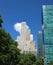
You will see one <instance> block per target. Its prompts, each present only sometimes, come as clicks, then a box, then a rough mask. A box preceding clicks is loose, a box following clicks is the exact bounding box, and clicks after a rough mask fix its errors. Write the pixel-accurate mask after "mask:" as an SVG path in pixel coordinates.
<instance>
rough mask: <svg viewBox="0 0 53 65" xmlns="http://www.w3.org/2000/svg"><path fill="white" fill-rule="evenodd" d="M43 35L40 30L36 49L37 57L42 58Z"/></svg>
mask: <svg viewBox="0 0 53 65" xmlns="http://www.w3.org/2000/svg"><path fill="white" fill-rule="evenodd" d="M43 46H44V45H43V37H42V31H39V32H38V50H37V57H38V58H40V59H43V57H44V47H43Z"/></svg>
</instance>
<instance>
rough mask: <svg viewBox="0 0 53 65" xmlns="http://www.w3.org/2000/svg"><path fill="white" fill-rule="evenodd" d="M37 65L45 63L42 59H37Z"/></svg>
mask: <svg viewBox="0 0 53 65" xmlns="http://www.w3.org/2000/svg"><path fill="white" fill-rule="evenodd" d="M35 63H36V65H44V63H43V61H42V60H41V59H37V60H36V62H35Z"/></svg>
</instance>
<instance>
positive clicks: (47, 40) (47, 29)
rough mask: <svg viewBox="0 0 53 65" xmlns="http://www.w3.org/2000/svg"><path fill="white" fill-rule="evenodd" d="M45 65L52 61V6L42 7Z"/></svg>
mask: <svg viewBox="0 0 53 65" xmlns="http://www.w3.org/2000/svg"><path fill="white" fill-rule="evenodd" d="M42 9H43V25H44V48H45V65H48V64H49V63H50V61H51V60H53V5H43V7H42Z"/></svg>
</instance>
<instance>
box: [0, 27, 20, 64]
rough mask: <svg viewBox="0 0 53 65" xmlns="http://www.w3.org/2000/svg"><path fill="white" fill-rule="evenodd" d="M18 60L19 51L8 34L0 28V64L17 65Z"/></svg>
mask: <svg viewBox="0 0 53 65" xmlns="http://www.w3.org/2000/svg"><path fill="white" fill-rule="evenodd" d="M19 60H20V50H19V49H18V48H17V42H15V41H14V40H13V39H12V38H11V36H10V34H9V33H6V32H5V30H4V29H2V28H0V64H1V65H17V64H18V63H19Z"/></svg>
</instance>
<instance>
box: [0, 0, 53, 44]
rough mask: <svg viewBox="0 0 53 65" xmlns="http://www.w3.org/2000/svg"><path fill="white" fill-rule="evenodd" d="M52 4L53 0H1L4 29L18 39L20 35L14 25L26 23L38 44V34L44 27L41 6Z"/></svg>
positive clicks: (0, 11)
mask: <svg viewBox="0 0 53 65" xmlns="http://www.w3.org/2000/svg"><path fill="white" fill-rule="evenodd" d="M52 4H53V0H0V14H1V15H2V17H3V21H4V23H3V28H4V29H5V30H6V31H7V32H9V33H10V34H11V36H12V38H13V39H16V37H17V36H18V35H19V33H18V32H16V31H15V30H14V27H13V26H14V24H15V23H17V22H22V21H26V22H27V24H28V26H29V27H30V29H31V33H32V34H33V35H34V40H35V41H36V43H37V39H38V37H37V32H38V31H39V30H41V26H42V20H41V18H42V17H41V6H42V5H52Z"/></svg>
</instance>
